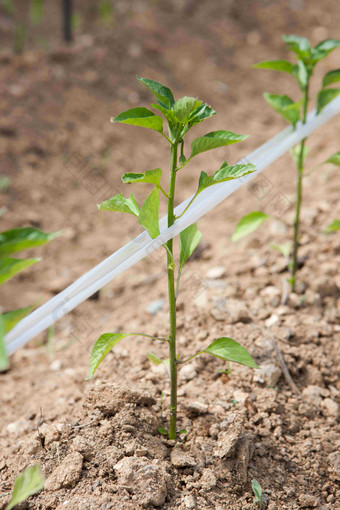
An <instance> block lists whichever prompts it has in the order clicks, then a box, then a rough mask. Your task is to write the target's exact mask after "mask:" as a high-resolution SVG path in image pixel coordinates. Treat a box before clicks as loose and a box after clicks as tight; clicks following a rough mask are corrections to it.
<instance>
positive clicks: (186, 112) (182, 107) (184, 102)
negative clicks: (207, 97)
mask: <svg viewBox="0 0 340 510" xmlns="http://www.w3.org/2000/svg"><path fill="white" fill-rule="evenodd" d="M201 104H202V101H200V100H199V99H196V98H195V97H187V96H185V97H181V98H180V99H178V100H177V101H176V103H175V104H174V106H173V111H174V114H175V115H176V118H177V120H178V122H181V123H186V121H187V120H188V117H189V116H190V114H191V113H192V112H193V111H194V110H197V108H199V107H200V106H201Z"/></svg>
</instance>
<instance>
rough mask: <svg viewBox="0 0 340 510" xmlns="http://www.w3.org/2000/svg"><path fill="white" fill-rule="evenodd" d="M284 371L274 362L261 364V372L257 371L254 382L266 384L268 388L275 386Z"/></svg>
mask: <svg viewBox="0 0 340 510" xmlns="http://www.w3.org/2000/svg"><path fill="white" fill-rule="evenodd" d="M281 374H282V370H281V368H280V367H278V366H277V365H275V363H273V362H272V361H265V362H264V363H261V366H260V370H256V372H255V373H254V376H253V381H254V382H259V383H262V384H263V383H264V384H266V385H267V386H271V387H273V386H275V385H276V383H277V382H278V380H279V379H280V377H281Z"/></svg>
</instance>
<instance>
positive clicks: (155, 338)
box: [128, 333, 169, 342]
mask: <svg viewBox="0 0 340 510" xmlns="http://www.w3.org/2000/svg"><path fill="white" fill-rule="evenodd" d="M128 334H129V335H130V336H145V337H146V338H151V339H152V340H160V341H161V342H168V341H169V340H168V338H162V337H159V336H153V335H147V334H146V333H128Z"/></svg>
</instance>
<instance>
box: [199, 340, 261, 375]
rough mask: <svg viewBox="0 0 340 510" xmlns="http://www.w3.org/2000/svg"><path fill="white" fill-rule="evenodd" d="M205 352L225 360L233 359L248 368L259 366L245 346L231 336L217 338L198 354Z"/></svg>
mask: <svg viewBox="0 0 340 510" xmlns="http://www.w3.org/2000/svg"><path fill="white" fill-rule="evenodd" d="M203 353H207V354H212V356H216V357H217V358H221V359H224V360H226V361H234V362H235V363H239V364H240V365H245V366H246V367H250V368H259V367H258V365H257V364H256V363H255V361H254V360H253V358H252V357H251V356H250V354H249V352H248V351H247V349H246V348H245V347H243V346H242V345H240V344H239V343H238V342H236V341H235V340H233V339H232V338H226V337H222V338H217V339H216V340H214V341H213V343H212V344H210V345H209V346H208V347H207V348H206V349H204V350H203V351H201V352H200V354H203Z"/></svg>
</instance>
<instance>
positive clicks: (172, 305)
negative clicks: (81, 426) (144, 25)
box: [88, 77, 257, 439]
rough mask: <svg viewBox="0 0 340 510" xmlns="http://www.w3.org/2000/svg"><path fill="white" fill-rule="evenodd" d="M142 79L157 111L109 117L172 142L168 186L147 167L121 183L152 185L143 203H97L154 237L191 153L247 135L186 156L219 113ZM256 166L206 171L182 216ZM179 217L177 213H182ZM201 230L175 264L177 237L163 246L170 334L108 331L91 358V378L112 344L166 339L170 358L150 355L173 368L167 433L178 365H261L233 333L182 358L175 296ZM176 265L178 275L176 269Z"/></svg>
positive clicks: (209, 138)
mask: <svg viewBox="0 0 340 510" xmlns="http://www.w3.org/2000/svg"><path fill="white" fill-rule="evenodd" d="M137 78H138V80H139V81H140V82H141V83H142V84H143V85H145V86H146V87H147V88H148V89H149V91H150V92H151V93H152V94H153V95H154V97H155V98H156V101H157V102H156V103H155V104H152V107H153V108H154V109H155V110H157V114H155V113H154V112H152V111H151V110H149V109H147V108H144V107H137V108H132V109H130V110H127V111H125V112H123V113H121V114H119V115H118V116H117V117H115V118H113V119H111V120H112V122H114V123H123V124H131V125H133V126H140V127H144V128H148V129H151V130H153V131H155V132H157V133H158V134H159V135H160V136H162V137H163V138H164V139H165V140H166V142H167V143H168V144H169V149H170V170H169V185H168V188H167V189H165V186H164V184H163V183H162V182H161V180H162V170H161V169H160V168H155V169H152V170H147V171H146V172H145V173H131V172H129V173H125V174H124V175H123V177H122V181H123V183H128V184H132V183H148V184H151V185H152V186H153V188H152V191H151V193H150V194H149V196H148V197H147V198H146V200H145V202H144V203H143V205H142V206H141V207H139V205H138V204H137V201H136V199H135V197H134V196H133V194H132V193H130V195H129V197H127V198H126V197H124V196H123V195H122V194H119V195H115V196H113V197H112V198H110V199H109V200H106V201H105V202H103V203H101V204H100V205H98V208H99V209H100V210H103V211H119V212H124V213H128V214H132V215H133V216H136V218H137V220H138V223H139V224H140V225H141V226H142V227H143V228H144V229H145V230H146V231H147V232H148V234H149V236H150V237H151V238H152V239H154V238H156V237H158V236H159V235H160V230H159V202H160V194H162V195H163V196H164V197H165V199H166V201H167V206H168V207H167V209H168V217H167V224H168V227H171V226H172V225H173V224H174V223H175V221H176V219H177V217H176V215H175V210H174V203H175V190H176V177H177V174H178V173H179V172H182V171H183V169H184V168H185V167H186V166H187V165H188V163H189V162H190V161H192V159H193V158H195V157H196V156H198V155H199V154H201V153H203V152H205V151H209V150H211V149H215V148H218V147H223V146H226V145H230V144H234V143H237V142H241V141H242V140H244V139H245V138H246V136H243V135H237V134H235V133H233V132H231V131H224V130H219V131H213V132H210V133H207V134H206V135H204V136H200V137H198V138H195V139H194V140H193V141H192V143H191V150H190V155H188V154H187V157H186V156H185V141H184V139H185V136H186V135H187V133H188V132H189V131H190V130H191V129H192V128H194V127H195V126H196V125H197V124H199V123H201V122H203V121H205V120H207V119H209V118H210V117H212V116H213V115H215V114H216V112H215V111H214V110H213V109H212V108H211V107H210V106H208V104H206V103H202V101H200V100H198V99H196V98H194V97H182V98H180V99H178V100H177V101H175V99H174V96H173V94H172V92H171V90H170V89H169V88H168V87H166V86H164V85H162V84H160V83H158V82H156V81H153V80H148V79H144V78H140V77H137ZM159 114H162V115H163V116H164V117H165V120H166V123H167V131H166V132H165V131H164V128H163V118H162V117H161V116H160V115H159ZM254 170H255V167H254V166H253V165H251V164H245V165H244V164H237V165H228V163H227V162H226V161H224V162H223V163H222V165H221V167H220V168H219V169H218V170H217V171H215V173H214V174H213V175H208V174H207V173H206V172H204V171H202V172H201V174H200V177H199V180H198V185H197V189H196V192H195V193H194V195H193V197H192V199H191V201H190V202H189V204H188V206H187V207H186V209H185V211H183V213H182V214H181V215H180V216H182V215H183V214H185V212H186V211H187V210H188V209H189V208H190V207H191V205H192V203H193V202H194V200H195V199H196V198H197V196H198V195H199V194H200V193H201V192H202V191H203V190H205V189H206V188H208V187H210V186H214V185H216V184H218V183H221V182H224V181H229V180H232V179H238V178H240V177H243V176H244V175H247V174H249V173H251V172H253V171H254ZM180 216H178V218H179V217H180ZM201 236H202V234H201V233H200V232H199V230H198V229H197V226H196V225H195V224H194V225H190V226H189V227H188V228H186V229H185V230H183V231H182V232H181V234H180V236H179V251H180V257H179V264H178V267H176V262H175V255H174V242H173V239H170V240H169V241H167V242H166V243H164V244H163V245H162V246H163V248H164V249H165V252H166V253H165V255H166V263H167V276H168V302H169V330H168V334H167V335H166V336H165V337H163V338H161V337H155V336H153V335H148V334H144V333H105V334H103V335H101V336H100V338H99V339H98V340H97V341H96V343H95V345H94V347H93V350H92V353H91V357H90V367H89V374H88V379H90V378H91V377H92V376H93V374H94V373H95V371H96V370H97V368H98V366H99V365H100V363H101V362H102V361H103V359H104V358H105V356H106V355H107V354H108V353H109V352H110V351H111V349H112V348H113V347H114V346H115V345H116V344H117V343H118V342H119V341H120V340H122V339H123V338H125V337H127V336H130V335H134V336H144V337H147V338H151V339H152V340H158V341H160V342H165V343H167V344H168V348H169V359H168V360H164V361H161V360H160V359H159V358H158V357H157V356H155V355H152V357H153V361H155V360H156V362H157V360H158V362H164V363H165V364H166V365H167V366H168V367H169V372H170V424H169V431H168V437H169V439H176V434H177V369H178V367H179V366H180V365H182V364H184V363H187V362H188V361H190V360H192V359H193V358H195V357H196V356H199V355H201V354H210V355H212V356H216V357H217V358H221V359H223V360H226V361H234V362H236V363H240V364H242V365H245V366H248V367H252V368H257V365H256V363H255V362H254V360H253V359H252V357H251V356H250V354H249V353H248V351H247V350H246V349H245V348H244V347H243V346H241V345H240V344H239V343H238V342H236V341H235V340H233V339H232V338H226V337H221V338H217V339H216V340H214V341H213V342H212V343H211V344H210V345H209V346H207V347H205V348H203V349H202V350H200V351H199V352H196V353H193V354H192V355H191V356H189V357H188V358H186V359H182V358H181V355H180V354H179V353H177V347H176V300H177V297H178V292H179V284H180V278H181V272H182V269H183V266H184V264H185V263H186V262H187V260H188V259H189V257H190V255H191V254H192V252H193V251H194V249H195V248H196V246H197V245H198V243H199V242H200V239H201ZM176 270H177V274H176Z"/></svg>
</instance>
